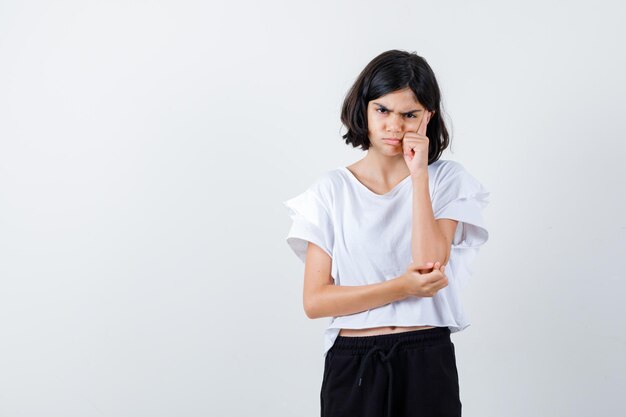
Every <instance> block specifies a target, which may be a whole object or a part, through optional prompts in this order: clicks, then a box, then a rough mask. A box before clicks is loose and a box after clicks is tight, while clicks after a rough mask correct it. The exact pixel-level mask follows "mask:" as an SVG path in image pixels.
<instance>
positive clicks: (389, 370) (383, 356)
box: [357, 340, 402, 417]
mask: <svg viewBox="0 0 626 417" xmlns="http://www.w3.org/2000/svg"><path fill="white" fill-rule="evenodd" d="M400 342H402V340H398V341H397V342H396V343H395V344H394V345H393V346H392V347H391V349H389V352H387V354H385V353H384V351H383V349H382V348H381V347H380V346H376V345H374V346H372V348H371V349H370V350H369V351H368V352H367V353H366V354H365V356H364V357H363V361H362V362H361V366H360V368H359V374H358V378H357V381H358V386H359V387H360V386H361V382H362V380H363V372H364V371H365V365H366V364H367V363H368V359H369V357H370V355H373V354H374V353H378V355H379V356H380V359H381V360H382V362H383V363H384V364H385V366H386V368H387V373H388V374H389V384H388V388H387V417H391V400H392V386H393V384H392V382H393V369H392V368H391V363H390V362H389V359H390V358H391V355H393V353H394V352H395V350H396V347H397V346H398V345H399V344H400Z"/></svg>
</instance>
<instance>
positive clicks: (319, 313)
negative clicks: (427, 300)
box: [307, 277, 408, 319]
mask: <svg viewBox="0 0 626 417" xmlns="http://www.w3.org/2000/svg"><path fill="white" fill-rule="evenodd" d="M407 296H408V294H407V293H406V291H405V288H404V284H403V282H402V279H401V277H396V278H393V279H390V280H387V281H383V282H379V283H376V284H369V285H355V286H348V285H324V286H323V287H322V288H321V289H320V290H319V291H318V293H317V294H316V296H315V300H314V303H313V306H312V307H313V308H312V309H311V311H309V312H308V313H307V315H308V316H309V318H312V319H316V318H321V317H337V316H345V315H348V314H353V313H359V312H361V311H366V310H369V309H372V308H376V307H380V306H383V305H385V304H389V303H391V302H394V301H398V300H402V299H404V298H406V297H407Z"/></svg>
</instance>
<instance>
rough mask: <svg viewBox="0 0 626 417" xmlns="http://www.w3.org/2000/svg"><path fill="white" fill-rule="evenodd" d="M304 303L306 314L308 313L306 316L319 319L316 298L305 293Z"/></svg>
mask: <svg viewBox="0 0 626 417" xmlns="http://www.w3.org/2000/svg"><path fill="white" fill-rule="evenodd" d="M303 301H304V302H303V305H304V314H306V316H307V317H308V318H310V319H317V318H319V317H320V316H319V312H318V311H317V310H318V308H317V304H316V302H315V299H314V297H313V296H311V295H306V294H305V295H304V300H303Z"/></svg>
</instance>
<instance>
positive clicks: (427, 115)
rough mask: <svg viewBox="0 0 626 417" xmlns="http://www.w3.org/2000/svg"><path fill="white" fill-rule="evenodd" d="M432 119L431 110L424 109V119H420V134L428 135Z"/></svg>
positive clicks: (418, 130) (418, 129) (418, 131)
mask: <svg viewBox="0 0 626 417" xmlns="http://www.w3.org/2000/svg"><path fill="white" fill-rule="evenodd" d="M429 120H430V112H429V111H427V110H424V115H423V116H422V120H421V121H420V125H419V127H418V128H417V133H418V134H420V135H426V127H427V126H428V121H429Z"/></svg>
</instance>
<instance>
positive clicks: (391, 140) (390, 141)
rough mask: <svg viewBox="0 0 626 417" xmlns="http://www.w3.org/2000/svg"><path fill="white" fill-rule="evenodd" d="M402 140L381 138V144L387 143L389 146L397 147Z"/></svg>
mask: <svg viewBox="0 0 626 417" xmlns="http://www.w3.org/2000/svg"><path fill="white" fill-rule="evenodd" d="M401 140H402V139H400V138H383V142H385V143H388V144H390V145H397V144H399V143H400V141H401Z"/></svg>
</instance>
